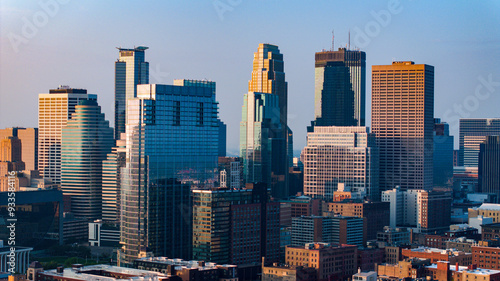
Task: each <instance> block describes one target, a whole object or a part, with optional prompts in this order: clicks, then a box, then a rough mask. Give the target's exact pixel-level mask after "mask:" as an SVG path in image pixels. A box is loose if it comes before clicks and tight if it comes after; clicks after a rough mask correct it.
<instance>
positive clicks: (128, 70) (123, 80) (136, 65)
mask: <svg viewBox="0 0 500 281" xmlns="http://www.w3.org/2000/svg"><path fill="white" fill-rule="evenodd" d="M117 49H118V50H119V51H120V56H119V58H118V60H117V61H116V62H115V139H116V140H118V139H119V138H120V134H121V133H125V122H126V120H127V119H126V110H125V107H126V105H127V100H128V99H131V98H135V97H136V96H137V88H136V87H137V85H138V84H149V62H146V61H144V60H145V55H144V53H145V51H146V50H147V49H148V47H143V46H139V47H136V48H134V49H123V48H117Z"/></svg>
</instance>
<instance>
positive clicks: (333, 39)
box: [332, 29, 335, 51]
mask: <svg viewBox="0 0 500 281" xmlns="http://www.w3.org/2000/svg"><path fill="white" fill-rule="evenodd" d="M334 42H335V29H332V51H335V47H334V45H333V43H334Z"/></svg>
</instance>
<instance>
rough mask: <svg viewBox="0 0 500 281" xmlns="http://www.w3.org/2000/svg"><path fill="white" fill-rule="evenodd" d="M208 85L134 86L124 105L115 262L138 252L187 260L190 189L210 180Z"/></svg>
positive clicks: (213, 117)
mask: <svg viewBox="0 0 500 281" xmlns="http://www.w3.org/2000/svg"><path fill="white" fill-rule="evenodd" d="M214 88H215V82H210V81H192V80H175V81H174V85H157V84H148V85H139V86H138V87H137V98H134V99H130V100H128V102H127V112H128V113H127V130H126V131H127V132H126V164H125V167H124V168H123V169H122V175H121V180H122V182H121V244H122V248H121V249H120V252H119V255H120V257H119V258H120V264H121V263H125V264H130V263H131V262H132V261H133V260H134V259H136V258H138V257H139V255H143V254H146V253H147V252H151V253H152V254H154V255H155V256H168V257H176V258H185V259H190V258H191V251H192V207H191V189H204V188H209V187H212V186H213V185H214V183H215V182H216V181H217V158H218V136H219V127H218V119H217V115H218V104H217V101H216V100H215V92H214V91H213V90H212V89H214Z"/></svg>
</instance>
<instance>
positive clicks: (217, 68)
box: [0, 0, 500, 155]
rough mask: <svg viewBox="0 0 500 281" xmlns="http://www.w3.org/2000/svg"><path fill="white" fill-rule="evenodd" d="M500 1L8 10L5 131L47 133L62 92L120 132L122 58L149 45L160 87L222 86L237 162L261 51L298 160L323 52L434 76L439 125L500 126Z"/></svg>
mask: <svg viewBox="0 0 500 281" xmlns="http://www.w3.org/2000/svg"><path fill="white" fill-rule="evenodd" d="M499 19H500V1H496V0H490V1H488V0H485V1H460V0H454V1H423V0H413V1H411V0H400V1H397V0H390V1H385V0H384V1H371V0H370V1H369V0H366V1H358V0H346V1H314V2H313V1H294V0H288V1H284V0H283V1H278V0H275V1H262V0H253V1H249V0H200V1H180V0H179V1H97V0H89V1H75V0H40V1H20V0H2V1H0V128H5V127H12V126H21V127H37V123H38V117H37V116H38V94H40V93H48V91H49V89H54V88H57V87H58V86H59V85H69V86H71V87H73V88H85V89H87V90H88V92H89V93H92V94H97V95H98V102H99V104H100V105H101V107H102V110H103V112H104V113H105V114H106V119H107V120H109V121H110V124H111V125H113V124H114V112H113V110H114V62H115V61H116V59H117V58H118V50H117V49H116V47H123V48H133V47H134V46H141V45H142V46H148V47H149V49H148V50H147V51H146V61H148V62H149V64H150V83H160V84H172V83H173V79H208V80H212V81H215V82H216V83H217V100H218V102H219V116H220V118H221V119H222V121H223V122H225V123H226V124H227V125H228V127H227V138H228V140H227V147H228V153H229V154H230V155H237V154H238V146H239V123H240V121H241V106H242V104H243V95H244V94H245V93H246V92H247V91H248V80H249V79H250V78H251V71H252V60H253V53H254V52H255V51H256V50H257V47H258V44H259V43H271V44H274V45H278V46H279V48H280V51H281V53H282V54H283V55H284V62H285V73H286V80H287V82H288V114H289V115H288V124H289V126H290V127H291V129H292V130H293V132H294V150H295V151H296V154H297V153H299V151H300V150H301V149H302V148H303V147H304V146H305V145H306V138H305V137H306V127H307V126H308V125H309V124H310V121H311V120H313V119H314V53H315V52H318V51H321V50H323V49H327V50H329V49H331V47H332V30H334V32H335V40H334V49H335V50H336V49H337V48H339V47H345V46H346V44H348V41H349V36H348V34H349V31H350V47H351V49H354V48H359V49H360V50H362V51H364V52H366V64H367V69H366V74H367V81H366V85H367V93H366V96H367V100H366V105H367V112H366V116H367V119H368V120H367V125H369V124H370V114H371V113H370V112H371V111H370V108H371V107H370V103H371V66H372V65H381V64H391V63H392V61H403V60H405V61H406V60H411V61H414V62H415V63H417V64H421V63H424V64H429V65H432V66H434V67H435V90H434V91H435V92H434V93H435V99H434V100H435V106H434V116H435V117H436V118H442V120H443V121H445V122H448V123H449V124H450V130H451V133H452V134H453V135H455V146H458V120H459V118H493V117H500V114H499V113H500V110H499V105H500V66H499V65H500V64H499V63H500V24H499V23H500V21H499Z"/></svg>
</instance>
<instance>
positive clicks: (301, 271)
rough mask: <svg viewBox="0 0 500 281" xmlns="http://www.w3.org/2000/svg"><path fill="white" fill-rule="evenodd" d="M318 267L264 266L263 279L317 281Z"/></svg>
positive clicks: (273, 280)
mask: <svg viewBox="0 0 500 281" xmlns="http://www.w3.org/2000/svg"><path fill="white" fill-rule="evenodd" d="M316 275H317V273H316V269H314V268H310V267H303V266H277V265H273V266H264V265H263V266H262V279H261V280H262V281H281V280H283V281H316Z"/></svg>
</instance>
